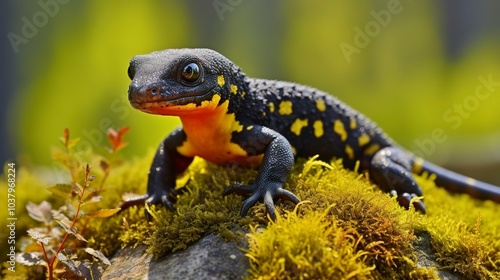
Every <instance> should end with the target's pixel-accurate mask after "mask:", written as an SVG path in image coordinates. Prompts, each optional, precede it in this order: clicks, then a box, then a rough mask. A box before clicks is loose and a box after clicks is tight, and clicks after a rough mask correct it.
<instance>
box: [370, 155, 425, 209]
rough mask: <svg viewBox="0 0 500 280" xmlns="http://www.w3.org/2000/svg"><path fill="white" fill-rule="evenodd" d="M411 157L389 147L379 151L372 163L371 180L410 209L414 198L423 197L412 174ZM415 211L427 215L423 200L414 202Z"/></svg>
mask: <svg viewBox="0 0 500 280" xmlns="http://www.w3.org/2000/svg"><path fill="white" fill-rule="evenodd" d="M410 160H411V157H408V154H407V153H406V152H404V151H403V150H401V149H399V148H395V147H388V148H384V149H382V150H380V151H378V152H377V153H376V154H375V155H374V156H373V159H372V161H371V165H370V168H369V171H370V178H371V179H372V180H373V181H374V182H375V183H376V184H377V185H379V186H380V188H381V189H382V190H384V191H386V192H388V193H390V194H391V195H393V196H396V197H397V199H398V202H399V204H400V205H401V206H403V207H405V208H406V209H409V208H410V202H411V200H412V198H414V197H417V196H422V190H421V189H420V187H419V186H418V184H417V182H416V181H415V179H414V178H413V175H412V173H411V162H410ZM413 206H414V207H415V210H417V211H420V212H421V213H422V214H425V213H426V210H425V205H424V203H423V202H422V200H416V201H414V202H413Z"/></svg>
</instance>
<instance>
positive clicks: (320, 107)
mask: <svg viewBox="0 0 500 280" xmlns="http://www.w3.org/2000/svg"><path fill="white" fill-rule="evenodd" d="M316 108H317V109H318V110H319V111H320V112H324V111H325V110H326V104H325V101H324V100H323V99H318V100H316Z"/></svg>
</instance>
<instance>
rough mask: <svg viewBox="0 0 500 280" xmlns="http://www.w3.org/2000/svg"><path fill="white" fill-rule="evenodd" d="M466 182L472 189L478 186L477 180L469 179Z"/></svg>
mask: <svg viewBox="0 0 500 280" xmlns="http://www.w3.org/2000/svg"><path fill="white" fill-rule="evenodd" d="M465 182H466V183H467V185H469V186H471V187H472V186H474V185H475V184H476V179H474V178H470V177H469V178H467V181H465Z"/></svg>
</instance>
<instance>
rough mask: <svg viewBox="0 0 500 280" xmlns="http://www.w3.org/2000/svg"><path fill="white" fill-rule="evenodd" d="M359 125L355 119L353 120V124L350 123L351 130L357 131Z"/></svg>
mask: <svg viewBox="0 0 500 280" xmlns="http://www.w3.org/2000/svg"><path fill="white" fill-rule="evenodd" d="M357 125H358V124H357V123H356V119H355V118H351V122H350V123H349V128H350V129H351V130H352V129H355V128H356V126H357Z"/></svg>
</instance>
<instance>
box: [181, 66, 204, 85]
mask: <svg viewBox="0 0 500 280" xmlns="http://www.w3.org/2000/svg"><path fill="white" fill-rule="evenodd" d="M200 76H201V71H200V66H198V64H196V63H194V62H190V63H188V64H186V66H184V68H182V72H181V77H182V80H183V81H184V82H187V83H190V84H191V83H194V82H196V81H197V80H198V79H199V78H200Z"/></svg>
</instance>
